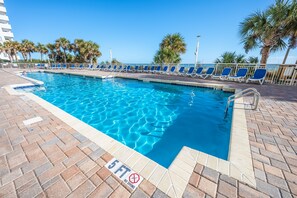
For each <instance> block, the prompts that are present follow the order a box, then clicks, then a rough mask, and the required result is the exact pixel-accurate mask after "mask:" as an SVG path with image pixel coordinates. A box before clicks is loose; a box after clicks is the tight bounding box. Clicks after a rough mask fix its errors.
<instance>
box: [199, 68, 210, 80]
mask: <svg viewBox="0 0 297 198" xmlns="http://www.w3.org/2000/svg"><path fill="white" fill-rule="evenodd" d="M213 72H214V67H209V68H208V69H207V71H206V73H205V74H200V75H197V76H198V77H201V78H203V79H206V78H208V77H210V76H212V73H213Z"/></svg>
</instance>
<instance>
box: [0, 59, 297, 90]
mask: <svg viewBox="0 0 297 198" xmlns="http://www.w3.org/2000/svg"><path fill="white" fill-rule="evenodd" d="M114 65H116V66H120V65H121V66H122V71H124V68H125V67H126V66H128V65H130V66H131V70H132V71H133V69H134V68H135V66H138V67H139V71H142V70H143V69H144V67H145V66H148V68H149V70H150V68H151V67H152V66H159V65H154V64H145V63H141V64H113V65H112V68H113V66H114ZM53 66H55V67H53ZM58 66H59V67H58ZM100 66H103V67H104V68H105V69H106V68H108V66H109V65H106V64H103V65H102V64H100ZM160 66H161V70H163V68H164V66H168V67H169V68H168V71H169V70H170V68H171V67H172V66H176V70H175V72H176V73H177V72H178V70H179V68H180V67H185V73H186V72H187V71H188V69H189V68H190V67H194V66H195V65H194V64H166V65H160ZM197 67H202V68H203V69H204V71H203V72H205V71H206V70H207V68H209V67H214V68H215V71H214V74H221V72H222V71H223V69H224V68H226V67H230V68H231V69H232V72H231V76H232V75H235V74H236V73H237V71H238V70H239V69H240V68H247V69H248V73H247V76H246V78H249V77H251V76H253V74H254V72H255V70H256V69H257V68H266V69H267V74H266V77H265V83H270V84H278V85H288V86H297V65H296V64H286V65H282V64H267V65H260V64H249V63H242V64H241V63H237V64H236V63H217V64H215V63H211V64H198V65H197ZM0 68H18V69H89V70H102V68H101V67H100V68H98V67H97V65H93V67H92V68H90V64H89V63H66V64H65V63H51V64H49V63H1V64H0Z"/></svg>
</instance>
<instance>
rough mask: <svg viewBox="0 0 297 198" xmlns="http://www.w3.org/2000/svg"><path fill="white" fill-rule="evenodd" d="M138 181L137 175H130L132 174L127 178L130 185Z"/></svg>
mask: <svg viewBox="0 0 297 198" xmlns="http://www.w3.org/2000/svg"><path fill="white" fill-rule="evenodd" d="M139 180H140V176H139V175H138V174H137V173H132V174H131V175H130V176H129V181H130V182H131V183H132V184H136V183H137V182H138V181H139Z"/></svg>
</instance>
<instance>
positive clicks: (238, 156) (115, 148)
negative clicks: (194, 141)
mask: <svg viewBox="0 0 297 198" xmlns="http://www.w3.org/2000/svg"><path fill="white" fill-rule="evenodd" d="M52 73H64V74H70V75H72V73H65V72H63V71H61V72H52ZM76 75H79V76H89V77H96V78H100V77H98V76H91V75H83V74H76ZM19 77H22V76H19ZM120 78H121V77H120ZM126 78H127V77H126ZM25 79H26V80H29V79H28V77H26V78H25ZM129 79H134V80H142V81H143V80H146V81H149V82H159V83H170V84H177V85H186V86H195V87H206V88H215V89H221V90H223V91H232V90H233V91H238V90H236V89H234V88H229V87H226V86H223V85H219V86H216V85H215V84H211V83H206V84H201V83H195V82H189V83H185V82H182V81H176V80H175V81H171V80H160V79H149V78H133V77H131V78H129ZM33 80H34V79H33ZM26 85H28V86H32V85H34V84H33V83H26V84H14V85H7V86H4V88H5V90H6V91H7V92H8V93H9V94H10V95H25V96H27V97H28V98H30V99H31V100H33V101H35V102H36V103H38V104H39V105H41V106H42V107H43V108H45V109H46V110H48V111H49V112H51V113H52V114H54V115H55V116H56V117H57V118H59V119H60V120H62V121H63V122H65V123H66V124H68V125H69V126H70V127H72V128H73V129H75V130H76V131H77V132H79V133H81V134H82V135H84V136H85V137H87V138H88V139H90V140H91V141H93V142H94V143H96V144H97V145H98V146H100V147H101V148H103V149H104V150H105V151H107V152H109V153H110V154H111V155H113V156H114V157H116V158H118V159H119V160H121V161H122V162H123V163H125V164H126V165H128V166H130V167H131V168H132V169H133V170H134V171H136V172H138V173H140V175H142V176H143V177H144V178H145V179H147V180H148V181H150V182H151V183H152V184H154V185H155V186H156V187H157V188H159V189H160V190H162V191H163V192H164V193H166V194H167V195H169V196H171V197H181V196H182V194H183V192H184V190H185V188H186V186H187V184H188V182H189V179H190V177H191V175H192V173H193V170H194V168H195V166H196V163H199V164H201V165H204V166H206V167H208V168H211V169H214V170H216V171H218V172H220V173H222V174H225V175H228V176H230V177H233V178H235V179H238V180H240V181H243V182H245V183H247V184H249V185H251V186H256V181H255V176H254V169H253V165H252V158H251V150H250V144H249V139H248V131H247V123H246V117H245V109H244V104H243V99H242V98H239V99H236V100H235V101H234V108H233V116H232V126H231V134H230V144H229V160H228V161H226V160H222V159H219V158H217V157H214V156H211V155H208V154H206V153H203V152H200V151H198V150H194V149H191V148H189V147H186V146H184V147H183V148H182V149H181V151H180V152H179V153H178V154H177V155H176V157H175V159H174V161H173V162H172V163H171V165H170V166H169V168H168V169H166V168H164V167H162V166H161V165H159V164H158V163H156V162H154V161H153V160H151V159H149V158H147V157H146V156H144V155H142V154H141V153H139V152H137V151H135V150H133V149H131V148H129V147H127V146H125V145H124V144H122V143H121V142H119V141H117V140H115V139H113V138H111V137H109V136H107V135H105V134H104V133H102V132H101V131H99V130H97V129H95V128H93V127H92V126H90V125H88V124H86V123H84V122H83V121H81V120H79V119H77V118H75V117H74V116H72V115H70V114H68V113H67V112H65V111H63V110H62V109H60V108H58V107H57V106H54V105H53V104H51V103H49V102H47V101H45V100H43V99H42V98H40V97H38V96H37V95H35V94H33V93H19V92H17V91H16V90H15V88H17V87H18V86H20V87H24V86H26ZM201 85H202V86H201ZM65 118H66V119H65ZM235 123H236V124H235ZM98 132H99V133H98ZM242 145H245V146H244V147H243V146H242ZM242 147H243V148H244V149H242ZM234 151H236V152H234ZM239 151H240V152H239ZM138 162H142V163H138ZM160 175H161V177H160Z"/></svg>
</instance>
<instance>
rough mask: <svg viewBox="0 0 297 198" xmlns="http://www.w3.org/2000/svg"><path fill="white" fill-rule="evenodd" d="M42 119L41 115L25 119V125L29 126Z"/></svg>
mask: <svg viewBox="0 0 297 198" xmlns="http://www.w3.org/2000/svg"><path fill="white" fill-rule="evenodd" d="M42 120H43V119H42V118H41V117H39V116H37V117H34V118H30V119H28V120H24V121H23V123H24V125H25V126H28V125H30V124H34V123H36V122H40V121H42Z"/></svg>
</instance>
